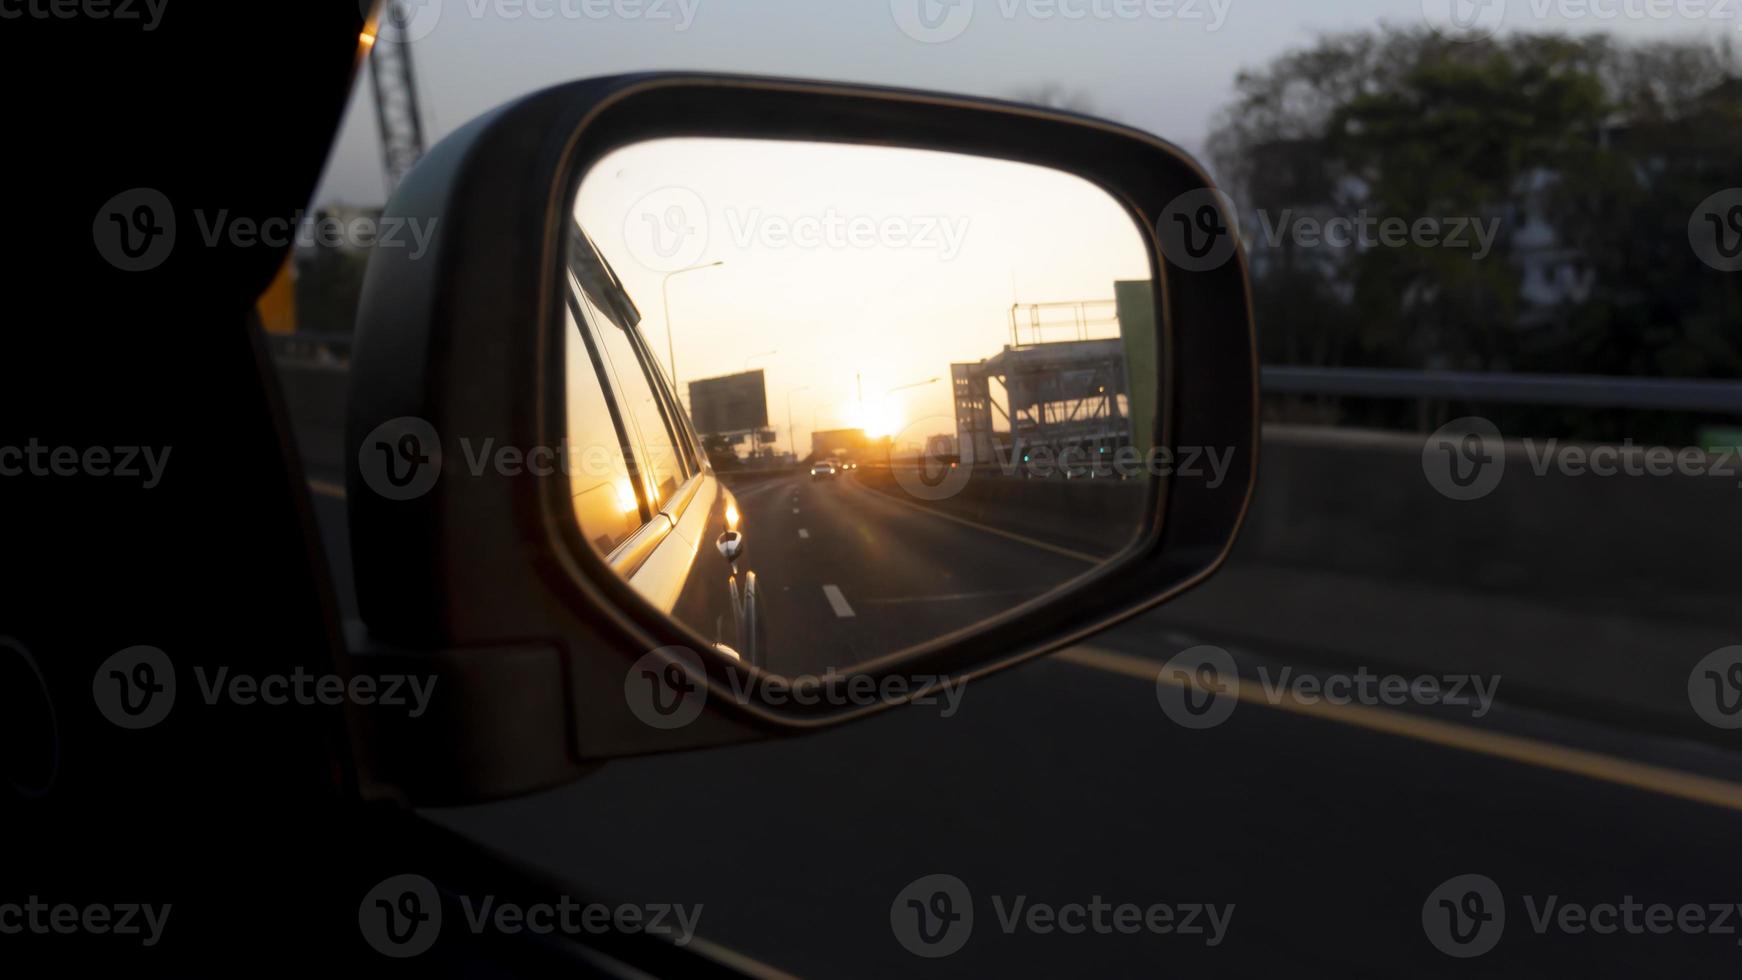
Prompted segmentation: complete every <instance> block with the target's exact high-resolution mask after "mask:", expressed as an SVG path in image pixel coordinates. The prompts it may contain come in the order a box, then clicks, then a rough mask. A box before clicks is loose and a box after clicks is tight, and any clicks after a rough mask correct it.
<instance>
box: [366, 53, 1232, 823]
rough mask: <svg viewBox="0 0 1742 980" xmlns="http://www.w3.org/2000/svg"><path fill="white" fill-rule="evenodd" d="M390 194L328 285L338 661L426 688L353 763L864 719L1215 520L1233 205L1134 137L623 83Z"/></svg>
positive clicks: (479, 123) (378, 778)
mask: <svg viewBox="0 0 1742 980" xmlns="http://www.w3.org/2000/svg"><path fill="white" fill-rule="evenodd" d="M958 212H959V213H958ZM387 215H388V220H395V219H400V218H411V217H416V218H418V219H420V220H422V221H425V222H429V223H430V224H431V225H432V226H433V228H434V234H433V237H432V240H431V241H430V243H429V246H428V248H427V249H425V250H423V251H420V252H419V253H417V254H416V255H413V254H410V253H408V252H404V251H403V250H399V251H395V250H385V249H383V250H377V252H376V254H375V255H374V256H373V257H372V259H371V261H370V266H369V270H368V273H367V278H366V282H365V286H364V293H363V298H362V304H361V308H360V313H359V317H358V323H357V330H356V339H355V348H354V353H353V362H352V369H351V373H352V394H351V399H350V409H349V412H350V415H349V419H348V423H347V440H348V445H349V450H350V452H349V458H350V462H349V472H348V474H347V483H348V508H349V518H350V534H351V539H352V553H353V556H354V568H355V577H356V591H357V595H358V600H359V606H360V612H361V618H362V621H363V624H362V626H363V628H361V629H359V630H358V631H357V636H356V638H355V641H354V643H353V646H354V647H355V650H354V656H353V662H354V664H355V669H356V670H357V671H359V672H361V673H369V672H376V673H385V672H389V671H392V672H400V673H404V672H421V673H428V674H434V675H437V676H438V677H440V678H442V679H443V683H442V685H441V687H440V690H441V691H442V692H443V693H444V694H446V695H447V698H446V699H445V700H444V699H442V698H439V697H438V698H435V699H433V700H432V703H431V705H430V707H429V710H428V711H427V712H425V714H424V715H423V716H422V717H420V718H417V719H411V718H401V717H396V716H371V717H370V718H368V719H366V720H365V722H363V723H362V724H361V725H360V726H359V735H358V739H359V742H360V744H361V749H362V750H361V755H362V763H361V765H360V769H361V771H362V773H363V780H364V783H365V788H366V790H367V791H368V792H369V793H370V794H372V795H378V796H395V797H399V798H405V799H410V800H414V801H417V802H420V803H458V802H471V801H478V800H486V799H494V798H500V797H505V796H512V795H516V794H522V793H526V792H530V791H533V790H536V789H540V788H544V787H549V786H552V785H556V784H559V783H562V782H565V781H568V780H571V779H574V778H576V777H577V776H579V775H581V774H583V773H585V772H586V771H588V770H589V769H590V768H591V767H593V766H596V765H597V764H598V763H600V762H602V761H604V760H608V759H613V758H619V757H624V756H632V755H638V754H644V753H650V752H660V751H670V750H675V749H687V748H697V747H704V746H713V745H722V744H727V743H733V742H740V741H746V740H752V739H758V738H769V737H782V736H792V735H798V734H803V733H806V732H811V731H816V730H818V729H820V728H824V727H827V726H830V725H835V724H840V723H843V722H846V721H849V720H853V719H856V718H862V717H866V716H868V715H870V714H873V713H875V712H879V711H883V710H887V709H889V708H891V707H894V706H896V705H897V704H901V703H905V702H907V701H911V700H913V699H915V698H923V697H926V696H928V695H930V694H933V693H936V692H937V691H938V690H940V689H947V688H950V687H952V686H956V685H960V684H963V683H966V682H969V681H972V680H974V679H977V678H980V677H983V676H985V675H987V674H990V673H992V672H994V671H998V670H1002V669H1005V668H1008V667H1011V666H1014V665H1016V664H1019V663H1022V662H1024V661H1026V660H1030V659H1033V658H1035V657H1039V656H1041V655H1044V654H1046V653H1049V652H1051V651H1054V650H1057V649H1060V648H1061V647H1064V646H1066V645H1068V644H1070V643H1073V642H1076V641H1078V640H1080V639H1082V638H1083V637H1085V636H1087V635H1089V634H1091V633H1093V632H1094V631H1096V630H1099V629H1102V628H1105V627H1106V626H1109V625H1111V624H1114V623H1117V622H1119V621H1121V620H1124V619H1126V618H1129V617H1131V616H1133V615H1136V614H1137V613H1139V612H1142V611H1144V610H1146V609H1149V608H1152V607H1154V606H1156V605H1159V604H1160V603H1163V602H1166V601H1167V600H1169V599H1171V598H1173V597H1174V596H1177V595H1179V594H1180V593H1181V592H1182V591H1184V590H1185V589H1187V588H1190V587H1191V586H1193V585H1195V584H1197V583H1199V582H1202V581H1203V580H1204V579H1205V578H1207V577H1208V576H1209V575H1211V574H1212V573H1214V572H1215V570H1216V569H1217V568H1218V567H1219V566H1220V564H1221V563H1222V561H1223V560H1224V559H1225V557H1226V556H1227V554H1228V552H1229V549H1230V548H1231V546H1232V543H1233V541H1234V538H1235V535H1236V533H1237V531H1238V529H1239V527H1240V524H1241V521H1242V519H1243V517H1244V514H1245V512H1246V508H1247V504H1248V501H1249V499H1250V496H1251V493H1252V489H1253V486H1254V481H1255V474H1256V449H1257V444H1258V437H1257V417H1258V416H1257V409H1256V405H1257V367H1256V357H1255V350H1256V345H1255V340H1254V330H1253V324H1252V316H1251V307H1250V300H1249V296H1248V286H1247V275H1246V266H1245V258H1244V255H1243V252H1242V250H1241V246H1240V242H1239V239H1238V236H1237V234H1236V233H1235V230H1234V229H1235V228H1236V225H1235V224H1234V217H1233V215H1232V214H1231V213H1229V210H1228V208H1227V207H1226V205H1225V203H1224V199H1223V198H1222V197H1221V196H1220V195H1219V194H1218V193H1216V192H1215V190H1214V188H1213V187H1212V185H1211V183H1210V181H1209V179H1208V178H1207V177H1206V175H1205V173H1204V171H1203V170H1202V169H1201V168H1200V167H1199V166H1198V165H1197V164H1195V163H1194V162H1193V161H1192V160H1191V159H1190V158H1189V157H1187V156H1186V155H1185V154H1184V153H1182V152H1181V151H1180V150H1178V149H1177V148H1175V147H1173V146H1171V145H1170V144H1168V143H1166V142H1163V141H1161V140H1159V139H1156V138H1154V137H1152V136H1149V135H1147V134H1144V133H1142V132H1139V131H1136V130H1133V129H1129V128H1126V127H1123V126H1119V125H1116V124H1113V123H1109V122H1105V121H1101V120H1096V119H1090V118H1086V117H1082V116H1076V115H1071V114H1067V113H1062V112H1055V111H1051V110H1046V109H1039V108H1034V107H1030V106H1019V105H1012V104H1005V103H998V102H991V101H985V100H978V99H969V98H962V97H956V96H949V95H939V94H932V93H922V92H910V91H899V90H892V89H881V88H870V87H862V86H850V85H837V84H830V83H821V82H806V81H794V80H781V79H762V78H742V77H731V76H721V75H694V74H651V75H633V76H620V77H613V78H603V79H595V80H591V81H583V82H576V83H572V84H567V85H561V86H558V87H555V88H552V89H548V90H546V91H543V92H539V93H536V94H534V95H530V96H527V97H525V98H522V99H519V100H517V101H515V102H512V103H510V104H508V105H504V106H502V107H499V108H497V109H495V110H493V111H491V112H490V113H488V114H486V115H484V116H482V117H480V118H479V119H476V120H474V121H472V122H471V123H468V124H467V125H465V126H464V127H462V128H461V129H460V130H458V131H457V132H455V133H454V134H452V135H451V136H449V137H448V138H447V139H446V140H444V141H443V142H442V143H441V144H439V145H438V146H436V147H435V148H434V149H432V150H431V151H430V153H429V154H428V155H427V156H426V157H425V158H424V160H423V161H422V162H421V163H420V164H419V165H418V166H417V167H416V168H415V169H414V170H413V171H412V172H411V174H410V175H408V176H407V178H406V179H405V180H404V182H403V183H402V184H401V186H400V188H399V190H398V191H397V192H396V193H395V195H394V196H393V199H392V201H391V202H390V203H389V205H388V209H387ZM680 274H681V276H680ZM1013 289H1014V290H1015V291H1016V292H1017V294H1018V295H1017V297H1016V299H1015V300H1014V302H1013V301H1012V298H1011V291H1012V290H1013ZM807 416H808V417H807ZM804 423H808V424H804ZM1188 451H1190V452H1195V453H1202V452H1205V451H1208V452H1209V453H1212V454H1214V458H1215V459H1216V460H1218V469H1217V473H1216V478H1215V479H1205V478H1201V477H1194V476H1189V475H1187V474H1186V473H1184V472H1183V471H1181V470H1180V468H1178V467H1176V466H1173V465H1171V461H1175V460H1178V459H1180V458H1182V457H1183V455H1184V453H1186V452H1188ZM831 464H832V465H831ZM1043 464H1044V465H1043ZM814 474H822V475H826V477H827V478H823V479H817V480H815V481H814V482H813V475H814ZM750 533H754V534H755V535H756V537H757V542H758V543H757V548H756V550H755V553H754V556H752V555H750V554H749V553H747V552H746V550H745V548H744V543H745V540H746V537H747V535H748V534H750ZM710 541H711V542H713V543H714V546H715V548H716V549H717V550H718V551H719V553H720V555H721V556H723V557H724V558H725V559H726V561H727V563H728V564H729V566H730V567H729V568H722V567H721V566H720V564H719V563H717V562H714V561H712V560H711V559H709V560H702V559H699V558H698V557H697V555H698V554H703V555H704V556H705V549H706V545H707V543H708V542H710ZM751 564H753V565H754V566H755V567H754V569H752V568H750V567H749V565H751ZM946 573H947V574H946ZM965 580H972V587H962V586H961V583H962V582H963V581H965ZM946 582H948V583H955V585H954V586H951V587H945V584H944V583H946ZM450 678H451V679H450ZM866 692H870V693H869V694H867V693H866Z"/></svg>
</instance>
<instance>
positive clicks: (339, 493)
mask: <svg viewBox="0 0 1742 980" xmlns="http://www.w3.org/2000/svg"><path fill="white" fill-rule="evenodd" d="M308 488H309V489H310V490H313V491H314V492H315V493H318V494H320V495H321V496H323V497H332V498H333V499H335V500H344V499H345V488H344V487H341V486H339V485H338V484H337V483H328V482H327V481H325V480H310V481H308Z"/></svg>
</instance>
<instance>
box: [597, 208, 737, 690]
mask: <svg viewBox="0 0 1742 980" xmlns="http://www.w3.org/2000/svg"><path fill="white" fill-rule="evenodd" d="M573 232H574V233H573V235H572V236H571V240H570V244H569V273H570V275H569V276H567V277H566V278H567V286H568V295H567V297H566V299H567V300H568V303H569V307H570V319H571V321H572V322H573V324H574V328H575V335H574V336H573V337H571V338H570V343H571V344H576V341H577V340H578V341H579V343H578V344H576V346H575V353H574V355H573V360H572V361H571V364H570V367H569V372H568V383H569V386H570V391H569V392H568V397H567V400H568V402H569V405H570V428H571V436H572V435H574V434H575V432H576V431H578V430H579V429H580V428H581V427H583V426H586V427H591V428H595V429H596V428H604V429H607V430H609V431H613V432H615V434H616V438H617V439H618V440H619V441H620V442H621V447H622V454H621V456H620V457H619V458H620V459H621V461H622V466H623V473H622V475H621V476H620V477H619V478H618V479H617V480H616V482H615V483H612V484H611V485H610V486H609V487H606V486H604V485H603V483H604V481H602V480H601V479H600V477H599V476H598V475H597V474H594V473H582V474H577V475H576V476H575V480H576V485H575V488H574V492H575V500H576V506H575V515H576V518H577V520H578V521H579V522H580V524H581V527H582V531H583V533H584V536H585V537H587V539H588V540H589V541H591V542H592V543H593V544H594V546H595V547H597V548H598V549H599V550H600V551H601V552H602V553H603V554H604V556H605V558H606V560H607V561H608V562H609V563H610V565H611V567H612V568H613V569H614V570H615V571H616V572H617V573H618V574H619V575H621V576H622V577H623V578H624V579H625V580H626V581H627V582H628V583H629V584H630V585H631V586H632V587H633V588H634V589H635V591H636V592H637V593H638V594H639V595H640V596H641V597H642V598H644V599H646V600H647V601H648V602H649V603H651V604H652V605H653V606H654V607H655V608H656V609H658V610H659V611H661V612H663V613H666V614H667V615H670V616H672V617H673V618H674V619H677V620H678V621H680V622H682V623H684V624H685V625H687V626H689V627H690V628H691V629H693V630H695V631H696V632H697V633H699V634H701V636H702V637H703V638H705V639H707V640H709V641H711V642H712V643H713V645H714V647H715V648H716V649H718V650H720V651H721V652H723V653H726V654H729V655H731V656H733V657H735V658H738V659H749V660H750V661H751V662H757V660H758V657H759V656H760V650H759V649H758V647H759V646H760V643H759V630H758V629H756V628H752V627H754V626H756V624H759V623H760V622H761V617H759V616H757V615H755V610H754V609H753V608H751V607H753V606H754V605H755V604H756V602H757V599H756V595H757V591H756V588H755V575H754V572H752V571H750V569H749V568H748V566H747V565H746V564H745V562H744V561H743V560H742V558H740V560H739V561H735V562H731V561H728V560H727V559H726V558H725V557H724V556H723V555H722V553H721V551H720V550H719V549H718V548H717V547H716V542H718V541H719V540H720V538H721V536H722V535H724V534H726V533H727V532H728V531H736V532H739V533H740V534H743V532H744V531H745V529H744V528H743V527H742V526H741V517H740V512H739V509H738V505H737V500H736V498H735V497H734V496H733V495H732V492H731V491H730V490H729V489H727V488H726V486H725V484H724V483H722V482H721V480H720V479H719V477H718V475H717V474H716V473H715V471H714V468H713V466H712V465H711V464H710V463H709V461H708V456H707V453H706V451H705V450H704V449H703V446H702V441H701V438H700V437H699V436H698V435H697V433H696V430H695V426H694V424H693V423H692V422H691V420H690V418H689V413H688V412H686V411H685V410H684V408H683V406H682V404H681V403H680V402H679V401H678V399H677V397H676V396H675V395H674V394H673V392H672V389H671V385H670V383H669V382H668V380H667V379H666V377H665V375H664V373H663V372H662V371H660V370H659V368H658V366H657V365H658V361H657V359H655V358H654V357H653V355H652V352H651V350H650V349H649V348H648V346H647V343H646V341H645V339H644V338H643V337H642V336H641V332H640V329H639V323H640V319H641V317H640V312H639V311H638V310H637V309H636V307H635V304H634V302H633V301H632V300H631V299H630V297H629V295H628V294H627V292H626V291H625V290H624V289H623V286H622V283H621V281H620V280H619V279H618V278H617V275H616V273H615V272H614V271H613V270H612V269H611V267H610V264H609V263H608V262H606V260H605V258H604V256H603V255H602V254H600V253H599V251H598V249H597V247H596V246H594V245H593V243H592V242H591V240H590V239H588V238H587V236H586V234H585V232H583V231H582V230H581V229H580V228H579V227H578V226H575V227H574V228H573ZM589 368H590V370H589ZM637 395H639V398H640V400H639V401H636V396H637ZM577 413H589V414H587V415H584V416H583V415H578V414H577ZM606 415H608V416H609V421H608V422H607V421H606V419H605V416H606ZM600 441H605V440H604V439H601V440H600ZM606 480H609V477H607V478H606ZM601 495H607V496H608V497H609V499H610V500H611V502H612V504H613V505H614V506H613V507H605V508H601V507H600V506H599V504H598V501H597V499H594V500H591V501H588V500H587V498H588V497H589V496H591V497H594V498H597V497H599V496H601ZM613 510H614V511H615V512H613ZM600 532H603V533H600Z"/></svg>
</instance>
